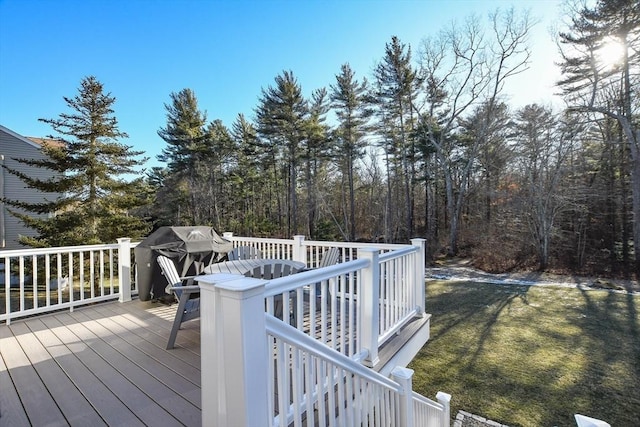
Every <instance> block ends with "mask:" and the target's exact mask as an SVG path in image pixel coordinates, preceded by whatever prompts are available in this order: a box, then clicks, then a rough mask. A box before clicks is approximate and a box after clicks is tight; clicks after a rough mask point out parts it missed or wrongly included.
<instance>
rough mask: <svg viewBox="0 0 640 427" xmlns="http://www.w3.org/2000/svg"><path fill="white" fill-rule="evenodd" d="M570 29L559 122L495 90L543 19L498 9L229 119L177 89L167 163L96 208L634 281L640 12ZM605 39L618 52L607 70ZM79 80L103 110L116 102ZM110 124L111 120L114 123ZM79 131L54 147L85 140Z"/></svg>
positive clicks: (597, 14) (606, 15) (613, 10)
mask: <svg viewBox="0 0 640 427" xmlns="http://www.w3.org/2000/svg"><path fill="white" fill-rule="evenodd" d="M568 17H569V18H570V24H569V25H568V27H567V31H566V32H564V33H560V34H559V47H560V49H561V52H562V55H563V56H562V58H563V59H562V63H561V64H559V65H560V66H561V67H562V71H563V74H562V81H561V82H559V90H561V91H563V95H564V99H565V101H566V105H567V106H566V108H564V109H562V110H560V109H558V108H557V107H552V106H551V105H539V104H532V105H527V106H524V107H522V108H514V107H513V106H511V105H509V103H508V101H507V96H506V95H507V94H506V93H505V85H507V84H508V82H509V81H510V79H511V78H512V77H513V76H515V75H517V74H519V73H521V72H523V71H524V70H526V69H527V67H528V64H529V56H530V50H529V46H528V37H529V35H530V30H531V28H532V26H533V25H534V24H535V22H534V21H532V20H531V19H530V17H529V16H528V15H527V14H526V13H519V12H516V11H514V10H509V11H498V12H496V13H494V14H492V15H490V18H489V19H488V20H487V21H483V20H481V19H479V18H477V17H472V18H469V19H467V20H466V21H465V22H464V23H462V24H457V25H451V26H449V27H447V28H446V29H444V30H442V31H440V32H438V33H437V34H435V35H433V36H430V37H427V38H425V39H424V40H423V41H422V42H421V43H420V45H419V46H417V47H415V48H414V47H412V46H410V45H408V44H405V43H403V42H402V41H401V40H400V39H399V38H397V37H392V38H391V40H390V41H389V42H388V43H386V45H385V46H384V54H383V56H382V58H381V59H380V60H379V61H378V62H377V64H376V66H375V67H374V69H373V71H372V72H371V73H370V75H360V74H357V73H356V72H355V71H354V70H353V69H352V68H351V67H350V65H349V64H348V63H345V64H344V65H342V67H341V68H340V69H339V70H336V74H335V79H334V81H333V82H332V83H331V84H330V85H329V87H326V88H317V89H315V90H313V91H311V92H305V91H303V88H302V85H301V84H300V82H299V81H298V79H297V77H296V76H295V74H294V72H293V71H291V70H285V71H283V72H282V73H280V74H279V75H277V76H276V77H275V79H274V81H273V83H272V84H270V85H268V86H267V87H266V88H263V89H262V91H261V93H260V95H259V97H258V101H257V105H256V106H255V109H254V112H253V113H254V114H253V117H246V116H244V115H243V114H238V116H237V118H236V119H235V121H234V122H233V123H230V124H225V123H223V122H222V121H221V120H217V119H213V120H209V118H208V117H207V115H206V113H205V112H204V111H203V109H202V108H201V106H200V105H199V104H198V100H197V94H196V93H195V92H194V91H193V90H191V89H189V88H185V89H182V90H180V91H178V92H174V93H171V94H170V95H169V101H168V102H167V103H166V104H165V108H166V123H163V124H160V126H159V130H158V135H159V136H160V137H161V138H162V140H164V142H165V143H166V145H165V146H164V148H163V150H162V152H161V154H160V155H159V156H158V160H160V161H161V162H163V163H164V164H165V165H166V166H164V167H154V168H152V170H150V171H149V172H148V174H147V176H145V177H141V178H139V179H137V180H136V181H135V186H132V187H129V188H128V189H124V188H123V189H119V190H117V191H120V194H121V195H123V197H124V196H125V195H127V197H128V198H127V200H129V201H130V200H131V198H132V197H133V198H135V199H136V200H138V202H139V203H138V207H137V208H132V207H131V206H130V205H126V204H123V205H121V206H119V205H118V203H117V202H116V201H114V200H115V199H113V200H111V201H110V202H109V205H108V206H107V205H105V206H103V208H105V209H107V210H109V211H110V212H112V213H113V215H114V217H118V216H122V215H125V216H127V217H135V218H138V219H142V220H143V221H142V222H141V223H137V224H136V225H135V226H134V227H131V228H130V229H129V230H130V232H129V234H130V235H132V237H137V236H135V234H136V233H137V234H138V235H143V234H144V233H147V232H148V231H149V230H150V229H151V228H155V227H158V226H161V225H210V226H213V227H214V228H215V229H216V230H219V231H232V232H234V233H235V234H236V235H243V236H263V237H290V236H292V235H295V234H304V235H306V236H308V238H310V239H314V240H315V239H318V240H344V241H380V242H407V241H408V240H409V239H410V238H412V237H423V238H425V239H427V242H428V243H427V248H428V253H429V257H430V258H431V259H433V258H435V257H437V256H438V255H440V254H443V255H449V256H455V255H463V256H468V257H472V258H473V259H474V260H475V262H476V263H477V265H480V266H483V267H484V268H486V269H489V270H493V271H505V270H509V269H516V268H522V267H532V266H536V267H538V268H540V269H550V268H552V269H563V270H571V271H576V272H588V273H598V274H611V275H627V276H628V275H631V274H633V273H634V272H635V273H636V274H637V272H638V271H640V261H639V260H640V255H639V254H637V253H636V251H634V247H638V245H639V244H640V225H639V224H638V222H640V221H638V220H637V218H640V189H639V188H638V186H640V159H639V158H638V157H639V154H638V152H639V151H638V150H639V142H640V131H639V129H640V124H639V122H640V119H639V116H638V107H639V106H640V105H639V97H638V95H639V93H638V85H637V83H638V77H639V76H640V59H639V57H640V55H639V52H640V6H638V4H637V2H635V1H629V0H606V1H604V0H601V1H598V2H597V4H596V5H595V6H593V7H592V8H587V7H584V6H580V7H577V8H576V9H574V10H573V11H572V13H570V14H569V15H568ZM614 42H615V43H619V44H620V45H621V46H622V47H623V48H624V50H623V51H624V52H626V53H625V54H624V55H623V57H622V58H619V60H617V61H615V62H611V63H599V59H598V58H599V56H598V52H599V50H601V49H604V48H605V47H606V46H607V44H608V43H614ZM600 62H601V61H600ZM89 79H93V80H92V81H93V83H94V85H98V87H94V88H93V92H95V93H94V96H95V98H96V99H99V98H100V95H102V96H103V97H105V96H106V97H107V98H108V99H111V100H112V99H113V98H110V97H109V95H104V94H102V86H101V85H100V84H99V82H97V81H96V80H95V79H94V78H89ZM86 81H87V79H85V80H84V81H83V87H81V88H80V95H79V98H82V97H83V89H85V90H86V86H84V83H85V82H86ZM304 93H309V95H308V96H305V95H304ZM65 99H66V98H65ZM69 101H70V100H67V102H69ZM109 105H110V104H109ZM70 107H71V108H72V109H74V106H73V105H71V104H70ZM109 111H111V110H109ZM103 112H104V111H103ZM112 113H113V112H112V111H111V112H110V113H109V112H108V111H107V112H104V114H105V116H104V117H105V118H111V119H113V120H114V121H115V119H114V118H113V116H112ZM94 116H95V115H93V116H92V117H94ZM61 117H62V115H61ZM63 119H64V120H73V117H71V118H70V116H69V115H67V116H66V117H64V118H62V119H60V120H63ZM49 122H51V121H49ZM55 123H56V124H57V125H58V129H56V131H57V132H58V133H60V126H59V125H60V123H59V122H55ZM75 124H77V123H75V122H73V121H72V122H68V123H67V128H66V129H67V131H68V132H67V133H66V134H64V135H70V134H71V135H73V136H74V137H75V138H76V139H77V138H79V136H78V134H79V132H78V129H77V126H76V127H74V125H75ZM111 125H112V126H115V130H117V122H111ZM92 129H94V128H92ZM112 131H113V129H112ZM118 132H119V131H118ZM118 132H111V134H109V135H101V134H99V133H98V134H94V135H91V136H86V134H84V135H85V136H83V137H82V138H85V139H87V140H88V141H90V142H91V141H93V142H92V143H89V144H88V146H87V150H86V152H84V154H86V156H88V157H87V158H91V156H92V155H95V152H96V151H95V148H96V147H97V146H98V145H99V144H100V143H102V142H105V141H106V140H110V141H112V140H113V139H114V136H113V135H115V136H121V135H118ZM58 137H59V135H58ZM92 138H93V139H92ZM112 143H114V142H112ZM92 144H93V145H92ZM114 144H117V143H114ZM125 147H126V146H125ZM126 148H131V147H126ZM47 149H48V150H51V152H52V153H54V154H55V153H57V155H58V156H59V157H60V156H62V157H64V155H63V154H61V153H59V152H57V151H55V150H63V151H64V150H65V149H64V148H60V147H49V148H47ZM92 150H93V151H92ZM105 153H106V154H104V155H103V156H102V157H101V162H102V163H105V164H108V163H109V162H111V161H112V160H111V159H112V157H109V150H107V149H105ZM129 154H137V155H139V154H141V153H129ZM66 155H70V153H67V154H66ZM121 158H122V156H121ZM129 158H130V157H129ZM85 160H86V159H85ZM132 166H135V164H134V163H132V164H130V165H128V167H132ZM124 172H126V168H124V169H121V170H120V173H124ZM94 178H95V177H94ZM86 182H87V183H90V182H94V183H95V182H96V181H95V179H94V180H93V181H91V180H87V181H86ZM31 184H32V185H35V183H31ZM110 185H111V184H110ZM98 186H99V185H98ZM110 188H111V189H110V190H109V191H108V192H109V193H110V194H111V193H114V191H116V189H115V187H110ZM87 194H88V193H87ZM87 200H88V199H87ZM78 203H79V202H78ZM83 203H84V202H83ZM125 205H126V206H125ZM75 206H77V205H75ZM21 207H22V208H26V207H25V206H21ZM91 209H93V211H92V212H94V214H95V212H96V209H97V207H96V206H93V207H92V208H91ZM90 214H91V212H89V213H87V215H90ZM634 218H636V219H635V220H634ZM92 224H93V223H92ZM108 224H109V220H108V219H106V220H105V222H103V229H106V228H107V227H108ZM96 227H98V226H97V225H96ZM98 228H99V227H98ZM39 231H40V232H41V237H43V236H44V235H43V232H44V233H46V231H47V230H46V228H45V227H41V228H40V229H39ZM116 231H117V232H121V231H123V229H122V228H120V229H118V230H116ZM85 232H86V230H85ZM113 233H115V231H114V232H113ZM113 233H111V234H113ZM98 240H99V239H98ZM32 243H33V242H32Z"/></svg>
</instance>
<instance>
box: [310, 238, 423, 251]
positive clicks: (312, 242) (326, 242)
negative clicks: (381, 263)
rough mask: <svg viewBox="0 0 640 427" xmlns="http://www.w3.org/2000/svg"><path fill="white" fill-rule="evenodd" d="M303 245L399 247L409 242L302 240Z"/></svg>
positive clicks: (405, 245)
mask: <svg viewBox="0 0 640 427" xmlns="http://www.w3.org/2000/svg"><path fill="white" fill-rule="evenodd" d="M302 244H303V245H304V246H333V247H337V248H378V249H399V248H404V247H407V246H412V245H410V244H396V243H359V242H332V241H329V240H304V241H303V242H302Z"/></svg>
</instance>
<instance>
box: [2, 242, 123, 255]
mask: <svg viewBox="0 0 640 427" xmlns="http://www.w3.org/2000/svg"><path fill="white" fill-rule="evenodd" d="M118 247H119V245H118V244H117V243H109V244H101V245H82V246H60V247H55V248H35V249H11V250H6V251H0V258H7V257H15V256H28V255H46V254H57V253H69V252H84V251H96V250H101V249H118Z"/></svg>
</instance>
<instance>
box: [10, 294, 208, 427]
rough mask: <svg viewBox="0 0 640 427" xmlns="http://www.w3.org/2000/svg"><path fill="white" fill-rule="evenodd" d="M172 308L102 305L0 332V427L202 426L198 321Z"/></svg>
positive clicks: (136, 303)
mask: <svg viewBox="0 0 640 427" xmlns="http://www.w3.org/2000/svg"><path fill="white" fill-rule="evenodd" d="M176 307H177V305H174V306H172V307H168V306H163V305H160V304H156V303H151V302H141V301H137V300H135V301H132V302H128V303H123V304H120V303H113V302H111V303H103V304H96V305H92V306H89V307H84V308H80V309H75V310H74V311H73V312H68V311H64V312H59V313H55V314H50V315H44V316H39V317H33V318H29V319H24V320H22V321H14V322H13V323H12V324H11V325H0V427H5V426H7V427H8V426H11V427H21V426H44V425H47V426H49V425H52V426H57V425H61V426H66V425H77V426H89V425H90V426H100V425H114V426H115V425H121V426H125V425H126V426H136V425H139V426H144V425H147V426H173V425H175V426H179V425H186V426H200V425H201V410H200V407H201V401H200V400H201V396H200V356H199V353H200V341H199V335H200V332H199V323H198V321H193V322H187V323H186V324H185V325H184V331H183V330H181V331H180V333H179V334H178V337H179V340H178V343H179V346H178V347H176V349H173V350H169V351H167V350H165V346H166V343H167V339H168V336H169V332H170V330H171V322H172V321H173V315H174V314H175V309H176Z"/></svg>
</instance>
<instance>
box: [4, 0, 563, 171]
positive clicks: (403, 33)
mask: <svg viewBox="0 0 640 427" xmlns="http://www.w3.org/2000/svg"><path fill="white" fill-rule="evenodd" d="M559 5H560V0H513V1H510V0H484V1H481V0H449V1H447V0H423V1H419V0H413V1H408V0H397V1H387V0H377V1H373V0H371V1H364V0H344V1H317V0H301V1H294V0H286V1H275V0H263V1H240V0H239V1H207V0H156V1H152V0H85V1H82V0H75V1H65V0H49V1H45V0H0V17H1V18H2V23H3V24H2V26H0V124H2V125H3V126H6V127H8V128H9V129H11V130H13V131H15V132H17V133H19V134H21V135H25V136H36V137H43V136H46V135H49V134H51V132H52V130H51V128H50V127H49V126H48V125H46V124H44V123H40V122H38V118H56V117H58V115H59V114H60V113H63V112H68V110H67V107H66V104H65V103H64V100H63V97H64V96H66V97H73V96H75V95H76V94H77V88H78V87H79V84H80V80H81V79H82V78H83V77H85V76H88V75H94V76H96V77H97V78H98V80H99V81H100V82H102V83H103V84H104V87H105V90H106V91H107V92H110V93H111V94H112V95H113V96H115V97H116V103H115V105H114V109H115V116H116V117H117V119H118V122H119V125H120V130H122V131H124V132H127V133H128V134H129V138H128V139H126V140H123V141H122V142H124V143H126V144H128V145H131V146H133V147H134V148H135V149H136V150H142V151H145V152H146V155H147V156H148V157H150V158H151V159H150V161H149V162H148V164H147V166H152V165H156V164H158V163H157V161H156V160H155V157H156V155H157V154H159V153H160V151H161V150H162V148H163V147H164V142H163V141H162V140H161V139H160V138H159V137H158V136H157V131H158V129H159V128H160V127H163V126H164V125H165V124H166V110H165V108H164V104H165V103H168V102H169V94H170V93H171V92H178V91H180V90H182V89H184V88H190V89H193V90H194V91H195V94H196V96H197V97H198V101H199V106H200V108H201V109H202V110H206V112H207V117H208V119H209V120H213V119H221V120H222V121H223V122H224V123H225V124H226V125H227V126H228V127H230V126H231V124H232V123H233V121H234V120H235V118H236V116H237V115H238V113H243V114H245V115H246V116H247V117H249V118H253V114H254V113H253V109H254V108H255V107H256V105H257V103H258V98H259V97H260V94H261V89H262V88H266V87H268V86H270V85H273V82H274V78H275V77H276V76H277V75H278V74H280V73H281V72H282V71H283V70H292V71H293V73H294V75H295V76H296V77H297V78H298V82H299V83H300V84H301V86H302V88H303V91H304V93H305V94H306V95H309V94H310V93H311V91H312V90H314V89H317V88H320V87H327V88H328V86H329V85H330V84H332V83H334V81H335V75H336V74H337V73H338V72H339V70H340V65H341V64H343V63H345V62H349V63H350V65H351V68H352V69H353V70H354V71H355V72H356V76H357V77H359V78H362V77H365V76H366V77H367V78H369V77H370V75H371V70H372V68H373V66H374V64H375V63H376V62H378V61H379V60H380V59H381V58H382V56H383V53H384V46H385V43H387V42H389V41H390V39H391V36H393V35H396V36H398V37H399V38H400V40H401V41H402V42H404V43H406V44H409V45H411V47H412V49H413V51H414V54H415V53H417V51H418V48H419V44H420V41H421V40H422V39H423V38H424V37H426V36H430V35H435V34H436V33H437V32H438V31H439V30H441V29H443V28H444V27H445V26H446V25H448V24H449V23H450V22H451V21H453V20H463V19H465V18H466V17H468V16H469V15H470V14H472V13H476V14H479V15H482V16H486V15H487V14H488V13H489V12H491V11H494V10H495V9H496V8H498V7H500V8H502V9H505V8H509V7H511V6H514V7H515V8H516V9H518V10H519V9H529V10H530V12H531V14H532V16H534V17H537V18H538V19H540V21H541V22H540V23H539V24H537V25H536V27H535V28H534V31H533V32H532V37H531V42H532V48H533V56H532V65H531V69H530V70H529V71H527V72H526V73H524V74H523V75H522V76H520V77H519V78H518V79H517V80H516V81H514V82H513V84H512V85H511V86H510V87H509V88H508V90H509V92H510V94H511V101H512V102H513V104H515V105H518V106H521V105H525V104H526V103H531V102H544V103H548V102H550V97H551V94H552V92H553V87H552V85H553V82H554V81H555V79H556V78H557V70H556V68H555V66H554V60H555V59H556V54H555V47H554V44H553V41H552V40H551V36H550V35H549V31H548V27H549V25H550V24H551V23H552V21H554V20H555V19H556V16H557V14H558V12H559Z"/></svg>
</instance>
